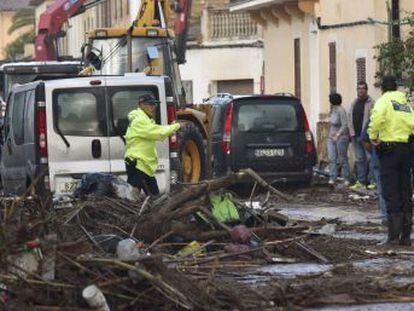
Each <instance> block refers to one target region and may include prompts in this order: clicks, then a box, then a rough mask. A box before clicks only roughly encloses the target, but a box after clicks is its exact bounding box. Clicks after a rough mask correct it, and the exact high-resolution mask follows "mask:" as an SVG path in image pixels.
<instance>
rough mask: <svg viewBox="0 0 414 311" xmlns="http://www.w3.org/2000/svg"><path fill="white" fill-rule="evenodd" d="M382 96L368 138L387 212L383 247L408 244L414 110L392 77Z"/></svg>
mask: <svg viewBox="0 0 414 311" xmlns="http://www.w3.org/2000/svg"><path fill="white" fill-rule="evenodd" d="M381 88H382V92H383V95H382V96H381V97H380V98H379V99H378V101H377V102H376V103H375V105H374V108H373V110H372V114H371V122H370V123H369V128H368V135H369V138H370V140H371V143H372V144H373V145H374V146H376V148H377V151H378V156H379V161H380V178H381V186H382V191H383V195H384V199H385V202H386V207H387V213H388V237H387V241H386V244H389V245H396V244H400V245H411V240H410V234H411V225H412V214H413V206H412V188H411V170H410V169H411V155H412V149H411V143H410V141H411V139H410V138H411V136H412V135H413V133H414V111H413V109H412V108H411V106H410V105H408V104H407V98H406V96H405V94H404V93H402V92H399V91H397V82H396V78H395V77H394V76H385V77H384V78H383V80H382V83H381Z"/></svg>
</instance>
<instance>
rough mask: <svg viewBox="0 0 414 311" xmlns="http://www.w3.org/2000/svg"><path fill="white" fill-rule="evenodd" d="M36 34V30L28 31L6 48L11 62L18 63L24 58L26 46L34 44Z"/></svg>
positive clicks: (7, 56)
mask: <svg viewBox="0 0 414 311" xmlns="http://www.w3.org/2000/svg"><path fill="white" fill-rule="evenodd" d="M34 37H35V32H34V30H32V31H28V32H26V33H25V34H23V35H22V36H20V37H19V38H18V39H17V40H15V41H13V42H12V43H10V44H8V45H7V46H6V49H5V51H6V58H7V59H8V60H10V61H16V60H19V59H22V58H23V55H24V46H25V45H26V44H29V43H33V42H34Z"/></svg>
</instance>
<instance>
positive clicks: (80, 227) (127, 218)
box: [0, 170, 326, 310]
mask: <svg viewBox="0 0 414 311" xmlns="http://www.w3.org/2000/svg"><path fill="white" fill-rule="evenodd" d="M246 176H247V177H249V178H250V179H253V180H254V181H255V185H261V186H262V187H264V188H265V189H267V191H268V194H267V196H266V198H265V199H264V201H263V202H262V205H266V204H267V202H268V201H269V198H270V197H271V196H272V199H273V198H274V201H276V202H283V201H289V200H290V197H289V196H287V195H285V194H283V193H281V192H279V191H278V190H276V189H274V188H273V187H271V186H269V185H268V184H266V183H265V182H264V181H263V180H262V179H261V178H260V177H258V176H257V175H256V174H255V173H254V172H252V171H250V170H247V171H245V172H242V173H238V174H233V175H230V176H228V177H225V178H222V179H217V180H213V181H205V182H203V183H200V184H198V185H192V186H186V187H184V188H183V189H181V190H180V191H176V192H175V193H174V194H169V195H164V196H162V197H159V198H156V199H153V198H148V197H147V198H143V199H142V200H141V201H136V202H131V201H126V200H121V199H116V198H110V197H100V198H96V197H89V198H88V199H87V200H82V201H75V202H73V207H72V208H70V209H56V208H54V207H53V206H51V205H48V204H47V203H45V202H44V201H42V200H40V199H39V198H37V197H31V198H26V199H25V198H22V199H18V200H11V201H7V200H4V201H3V202H2V207H1V211H2V216H3V217H2V221H1V230H0V252H1V253H0V265H1V268H0V304H4V306H5V307H6V309H8V310H23V309H28V308H35V310H80V309H81V308H88V304H87V303H86V302H85V300H84V299H83V298H82V290H83V289H84V288H85V287H87V286H88V285H91V284H94V285H96V286H97V287H98V288H99V289H100V290H101V291H102V293H103V294H104V295H105V297H106V300H107V303H108V306H110V308H111V309H113V310H138V309H200V310H204V309H208V310H222V309H230V308H237V309H239V310H248V309H253V308H255V309H266V308H272V307H274V306H286V305H287V301H286V298H285V294H284V287H283V286H279V287H276V294H273V295H272V297H271V299H269V298H266V297H264V296H263V295H261V294H260V292H258V291H255V290H254V289H252V288H251V287H249V286H247V285H245V284H243V283H240V282H238V281H237V279H236V278H232V277H231V273H229V271H230V270H232V269H233V271H234V270H238V269H240V268H249V267H257V266H259V265H263V264H266V263H269V262H272V256H273V254H272V253H271V250H272V248H273V247H276V246H278V245H283V244H287V243H297V245H299V246H300V247H301V248H302V249H304V250H305V251H306V252H307V253H308V254H310V255H311V256H313V258H315V259H316V260H322V261H324V260H326V259H325V258H324V257H323V256H322V255H320V254H318V253H317V252H316V251H314V250H312V249H310V248H309V247H307V246H306V245H305V244H304V242H303V241H300V239H302V238H303V237H304V236H306V234H305V233H303V231H305V230H307V229H309V227H308V226H300V225H296V226H285V225H286V223H287V218H286V217H283V215H280V214H279V213H278V212H277V211H275V210H274V209H272V208H269V209H268V210H267V213H263V214H252V215H250V216H251V218H253V219H254V223H253V227H251V228H250V231H251V232H252V235H253V236H254V237H255V239H256V242H257V243H256V244H254V245H249V246H248V247H247V248H246V247H244V248H242V249H241V250H237V249H236V250H231V251H228V250H226V248H225V246H226V245H227V244H228V243H229V242H230V240H231V230H232V229H231V227H230V226H229V225H227V224H224V223H221V222H220V221H219V220H217V219H215V218H214V216H213V215H212V213H211V211H210V210H209V208H208V206H209V204H208V196H209V194H211V193H213V192H214V191H217V190H220V189H225V188H226V187H228V186H230V185H232V184H233V183H235V182H238V181H240V180H241V179H245V178H246ZM254 189H256V186H255V187H254ZM252 196H253V193H252V195H251V197H252ZM49 203H50V201H49ZM236 204H237V206H238V208H239V210H240V211H242V210H243V211H244V213H246V214H248V213H249V211H248V209H246V207H245V206H244V205H243V204H242V202H237V201H236ZM197 212H201V213H203V215H204V216H205V217H206V218H207V219H208V220H209V223H210V225H209V227H208V228H200V227H199V226H197V225H196V224H195V222H194V221H193V215H194V214H195V213H197ZM126 238H129V239H132V240H134V241H135V242H136V243H137V245H139V244H140V245H141V246H140V249H141V252H142V256H140V257H139V258H135V259H133V260H120V259H119V258H118V257H117V254H116V249H117V244H118V242H119V241H121V240H123V239H126ZM193 240H196V241H198V242H199V243H201V244H199V245H198V246H197V247H195V248H193V249H191V250H190V251H189V252H185V253H180V252H179V251H180V250H181V249H182V248H183V247H185V246H186V245H187V244H188V243H189V242H191V241H193ZM28 241H29V242H28ZM33 241H37V242H38V245H37V246H36V243H33ZM33 245H35V247H33ZM39 245H40V246H39ZM34 250H36V256H38V257H37V258H38V259H39V260H38V267H36V269H31V268H30V267H27V266H25V265H24V264H21V262H22V257H24V256H25V255H24V254H27V253H30V254H32V253H33V251H34ZM71 308H72V309H71Z"/></svg>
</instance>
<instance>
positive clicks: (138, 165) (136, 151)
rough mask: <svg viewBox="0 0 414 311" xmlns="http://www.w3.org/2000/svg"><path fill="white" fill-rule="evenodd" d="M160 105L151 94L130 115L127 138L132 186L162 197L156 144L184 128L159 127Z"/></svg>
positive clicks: (174, 124) (178, 125) (127, 158)
mask: <svg viewBox="0 0 414 311" xmlns="http://www.w3.org/2000/svg"><path fill="white" fill-rule="evenodd" d="M159 103H160V102H159V101H158V100H157V99H155V97H154V96H153V95H151V94H146V95H143V96H141V97H140V98H139V100H138V108H137V109H136V110H133V111H131V112H130V113H129V114H128V119H129V127H128V129H127V132H126V134H125V140H126V152H125V166H126V171H127V176H128V183H129V184H131V185H132V186H134V187H137V188H138V189H140V190H144V192H145V194H147V195H149V194H150V195H158V194H159V189H158V184H157V180H156V179H155V171H156V169H157V166H158V155H157V150H156V148H155V142H156V141H159V140H164V139H165V138H167V137H169V136H170V135H172V134H173V133H174V132H176V131H177V130H178V129H179V128H180V124H178V123H173V124H170V125H158V124H156V123H155V121H154V119H153V116H154V113H155V109H156V106H157V105H158V104H159Z"/></svg>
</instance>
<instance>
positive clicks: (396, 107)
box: [368, 91, 414, 143]
mask: <svg viewBox="0 0 414 311" xmlns="http://www.w3.org/2000/svg"><path fill="white" fill-rule="evenodd" d="M413 133H414V111H413V109H412V108H411V106H410V105H409V104H408V103H407V97H406V96H405V94H404V93H402V92H399V91H392V92H386V93H384V94H383V95H382V96H381V97H380V98H379V99H378V100H377V101H376V103H375V105H374V108H372V111H371V121H370V123H369V128H368V135H369V139H370V140H378V141H380V142H402V143H406V142H408V136H409V135H410V134H413Z"/></svg>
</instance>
